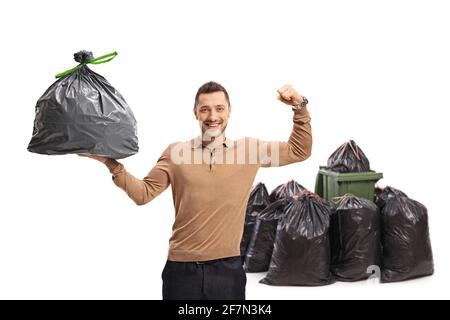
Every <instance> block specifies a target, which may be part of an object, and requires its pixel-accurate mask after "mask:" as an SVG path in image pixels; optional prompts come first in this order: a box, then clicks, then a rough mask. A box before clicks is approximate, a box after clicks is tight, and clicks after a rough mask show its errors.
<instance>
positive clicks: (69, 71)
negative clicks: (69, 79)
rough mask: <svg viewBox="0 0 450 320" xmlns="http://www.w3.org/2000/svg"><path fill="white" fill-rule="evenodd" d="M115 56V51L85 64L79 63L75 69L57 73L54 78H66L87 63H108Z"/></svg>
mask: <svg viewBox="0 0 450 320" xmlns="http://www.w3.org/2000/svg"><path fill="white" fill-rule="evenodd" d="M117 54H118V53H117V52H116V51H114V52H111V53H108V54H105V55H103V56H101V57H98V58H95V59H92V60H89V61H87V62H83V63H80V64H79V65H77V66H76V67H74V68H72V69H69V70H66V71H64V72H61V73H58V74H57V75H56V76H55V78H56V79H58V78H62V77H65V76H67V75H68V74H71V73H72V72H74V71H77V70H79V69H81V68H83V67H84V66H85V65H87V64H89V63H92V64H101V63H105V62H109V61H111V60H112V59H114V58H115V57H116V56H117Z"/></svg>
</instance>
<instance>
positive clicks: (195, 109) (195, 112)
mask: <svg viewBox="0 0 450 320" xmlns="http://www.w3.org/2000/svg"><path fill="white" fill-rule="evenodd" d="M193 111H194V116H195V119H197V120H198V116H197V107H194V109H193Z"/></svg>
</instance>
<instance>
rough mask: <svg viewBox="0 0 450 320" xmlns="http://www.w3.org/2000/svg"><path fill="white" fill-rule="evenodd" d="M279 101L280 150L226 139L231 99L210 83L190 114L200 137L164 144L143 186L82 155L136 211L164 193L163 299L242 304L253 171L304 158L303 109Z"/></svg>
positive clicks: (288, 90) (120, 169)
mask: <svg viewBox="0 0 450 320" xmlns="http://www.w3.org/2000/svg"><path fill="white" fill-rule="evenodd" d="M278 93H279V96H278V99H279V100H280V101H281V102H283V103H285V104H287V105H290V106H292V109H293V110H294V115H293V129H292V132H291V135H290V137H289V140H288V141H287V142H278V141H261V140H259V139H253V138H243V139H240V140H237V141H232V140H230V139H228V138H226V136H225V129H226V127H227V122H228V118H229V116H230V113H231V104H230V99H229V96H228V93H227V91H226V90H225V88H224V87H223V86H221V85H220V84H218V83H215V82H212V81H211V82H208V83H205V84H204V85H202V86H201V87H200V88H199V90H198V92H197V95H196V97H195V104H194V110H193V112H194V115H195V117H196V119H197V120H198V121H199V124H200V127H201V135H200V136H199V137H196V138H194V139H191V140H189V141H186V142H178V143H172V144H170V145H169V146H168V147H167V148H166V150H164V152H163V153H162V155H161V157H160V158H159V159H158V161H157V163H156V165H155V166H154V167H153V168H152V169H151V170H150V172H149V173H148V174H147V176H146V177H145V178H144V179H142V180H141V179H137V178H135V177H134V176H133V175H131V174H130V173H129V172H127V171H126V170H125V168H124V166H123V164H121V163H120V162H118V161H116V160H114V159H108V158H105V157H101V156H96V155H84V156H88V157H91V158H93V159H96V160H99V161H101V162H103V163H104V164H105V165H106V166H107V167H108V169H109V170H110V172H111V174H112V179H113V181H114V183H115V184H116V185H117V186H118V187H119V188H122V189H123V190H124V191H125V192H126V193H127V195H128V196H129V197H130V198H131V199H133V200H134V201H135V203H136V204H138V205H143V204H146V203H148V202H149V201H151V200H152V199H154V198H155V197H156V196H158V195H159V194H160V193H161V192H163V191H164V190H165V189H166V188H168V187H169V185H171V187H172V193H173V202H174V206H175V222H174V224H173V233H172V237H171V238H170V241H169V252H168V258H167V261H166V265H165V267H164V269H163V272H162V280H163V299H165V300H166V299H179V300H184V299H239V300H244V299H245V285H246V282H247V278H246V274H245V271H244V269H243V267H242V263H241V257H240V241H241V237H242V232H243V227H244V220H245V212H246V205H247V201H248V196H249V194H250V191H251V187H252V184H253V181H254V178H255V176H256V173H257V171H258V169H259V168H260V167H270V166H283V165H287V164H290V163H295V162H299V161H303V160H305V159H306V158H308V157H309V156H310V154H311V146H312V137H311V125H310V116H309V112H308V110H307V109H306V104H307V102H308V101H307V100H306V98H305V97H303V96H301V95H300V94H298V93H297V92H296V91H295V89H294V88H293V87H292V86H291V85H284V86H282V87H281V88H280V89H279V90H278Z"/></svg>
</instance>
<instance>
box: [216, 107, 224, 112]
mask: <svg viewBox="0 0 450 320" xmlns="http://www.w3.org/2000/svg"><path fill="white" fill-rule="evenodd" d="M223 109H224V108H223V107H219V108H217V109H216V110H217V111H219V112H222V111H223Z"/></svg>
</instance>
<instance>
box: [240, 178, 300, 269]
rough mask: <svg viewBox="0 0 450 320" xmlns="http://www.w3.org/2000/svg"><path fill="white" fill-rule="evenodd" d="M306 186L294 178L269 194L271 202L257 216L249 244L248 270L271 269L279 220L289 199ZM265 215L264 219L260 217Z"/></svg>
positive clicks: (245, 264) (247, 255)
mask: <svg viewBox="0 0 450 320" xmlns="http://www.w3.org/2000/svg"><path fill="white" fill-rule="evenodd" d="M303 190H305V188H304V187H303V186H302V185H301V184H299V183H298V182H296V181H294V180H290V181H288V182H287V183H283V184H281V185H279V186H278V187H276V188H275V189H274V190H273V191H272V192H271V193H270V196H269V198H270V199H269V200H270V202H271V204H269V205H268V206H267V207H266V208H265V209H264V210H263V211H261V212H260V214H259V215H258V217H257V220H256V224H255V227H254V230H253V235H252V237H251V239H250V243H249V245H248V249H247V254H246V257H245V261H244V269H245V270H246V271H247V272H263V271H267V270H268V269H269V265H270V258H271V257H272V251H273V245H274V241H275V236H276V233H277V225H278V220H279V218H280V216H281V214H282V213H283V211H284V206H285V205H286V203H287V200H288V199H289V198H290V197H291V196H292V195H294V194H296V193H298V192H300V191H303ZM260 217H264V220H262V219H260Z"/></svg>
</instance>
